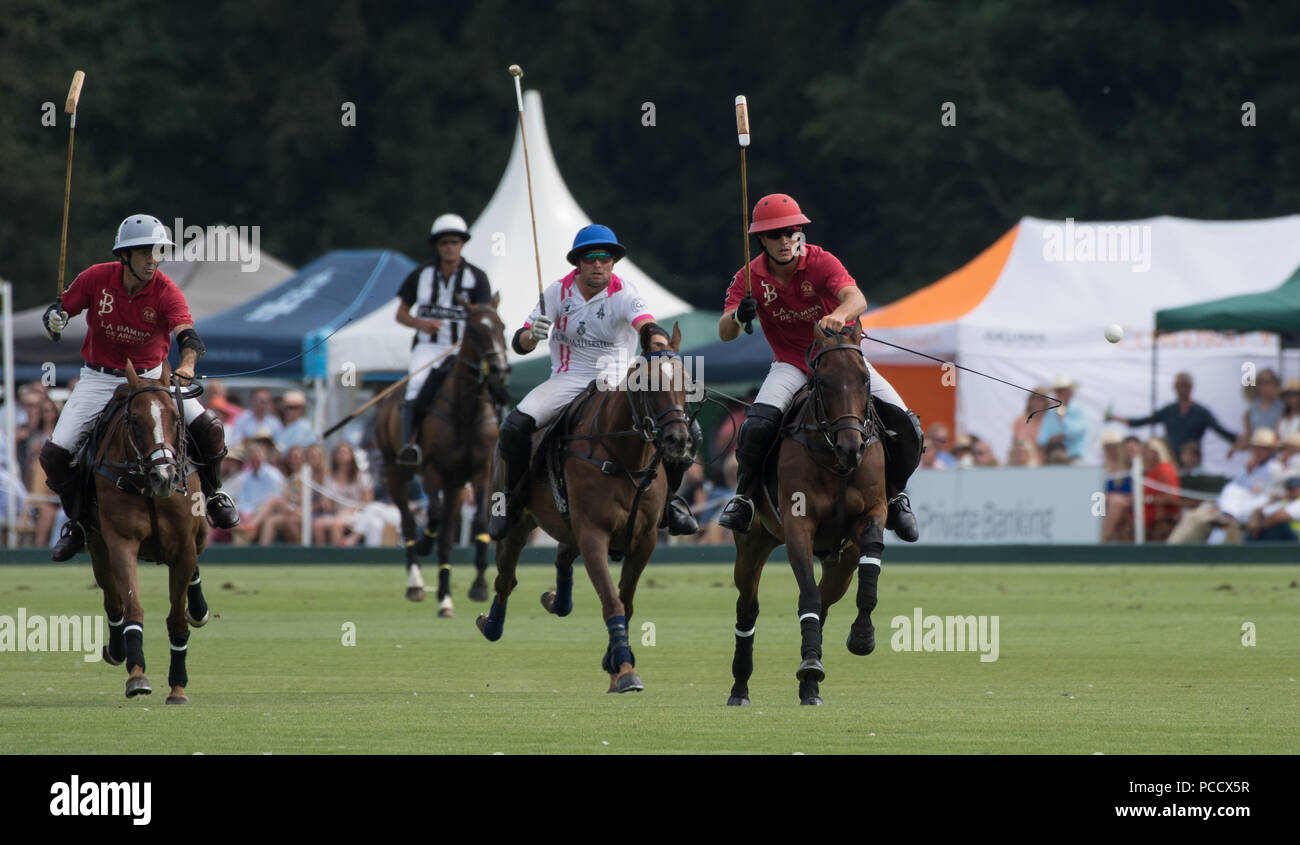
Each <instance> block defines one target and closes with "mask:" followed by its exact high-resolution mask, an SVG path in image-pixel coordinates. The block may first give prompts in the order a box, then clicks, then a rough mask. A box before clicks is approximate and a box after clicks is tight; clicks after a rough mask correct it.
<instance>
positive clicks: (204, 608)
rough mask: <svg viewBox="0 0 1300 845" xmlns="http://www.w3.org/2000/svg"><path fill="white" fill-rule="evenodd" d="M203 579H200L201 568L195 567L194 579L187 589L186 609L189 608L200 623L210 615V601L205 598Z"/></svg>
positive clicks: (191, 614)
mask: <svg viewBox="0 0 1300 845" xmlns="http://www.w3.org/2000/svg"><path fill="white" fill-rule="evenodd" d="M201 585H202V579H201V578H200V577H199V568H198V567H197V566H196V567H194V578H193V579H192V580H191V581H190V585H189V586H188V587H186V588H185V601H186V603H187V604H186V607H188V608H189V611H190V616H192V617H193V618H195V619H198V620H199V621H202V620H203V617H204V616H206V615H207V614H208V600H207V599H205V598H204V597H203V587H202V586H201Z"/></svg>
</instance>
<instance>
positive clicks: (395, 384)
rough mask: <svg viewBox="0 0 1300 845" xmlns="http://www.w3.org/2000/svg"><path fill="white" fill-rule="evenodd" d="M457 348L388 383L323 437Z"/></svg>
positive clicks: (330, 428)
mask: <svg viewBox="0 0 1300 845" xmlns="http://www.w3.org/2000/svg"><path fill="white" fill-rule="evenodd" d="M457 349H459V347H456V346H453V347H452V348H450V349H448V350H446V351H445V352H443V353H442V354H441V355H436V356H434V357H433V359H431V360H430V361H429V363H427V364H425V365H423V366H421V367H420V368H419V369H417V370H415V371H414V372H411V373H407V375H406V378H404V379H402V380H401V381H395V382H393V383H392V384H390V385H388V387H385V388H384V389H383V390H381V391H380V392H379V393H376V394H375V396H374V397H373V398H372V399H371V400H370V401H369V402H367V403H366V404H364V405H362V406H361V407H360V408H357V409H356V410H355V411H353V412H352V413H350V414H348V415H347V416H346V417H344V418H343V419H341V420H339V421H338V422H337V423H335V424H334V425H332V426H330V427H329V428H327V429H325V432H324V433H323V434H321V439H322V440H324V439H325V438H326V437H329V436H330V435H331V434H333V433H334V432H336V431H338V430H339V429H340V428H342V427H343V426H345V425H347V424H348V423H350V422H352V421H353V420H355V419H356V418H357V417H359V416H361V415H362V414H363V413H365V412H366V411H368V410H369V409H370V408H371V407H373V406H374V404H375V403H376V402H379V401H380V400H381V399H383V398H384V397H385V396H387V395H388V394H390V393H392V392H393V391H394V390H396V389H397V388H399V387H401V386H402V385H404V384H406V383H407V382H408V381H410V380H411V377H412V376H415V375H417V374H418V373H422V372H424V371H425V370H427V369H429V368H430V367H432V366H433V365H434V364H437V363H438V362H439V361H441V360H443V359H444V358H446V357H447V356H448V355H450V354H451V353H453V352H455V351H456V350H457Z"/></svg>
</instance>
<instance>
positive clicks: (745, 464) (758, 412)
mask: <svg viewBox="0 0 1300 845" xmlns="http://www.w3.org/2000/svg"><path fill="white" fill-rule="evenodd" d="M782 413H783V412H782V410H781V409H780V408H777V407H775V406H774V405H761V404H757V403H756V404H754V405H751V406H750V408H749V410H748V411H746V412H745V422H744V423H742V424H741V426H740V434H739V436H737V438H736V463H737V464H738V465H739V466H738V467H737V473H736V495H735V496H732V497H731V501H730V502H727V506H726V507H725V508H723V509H722V515H721V516H719V517H718V524H719V525H721V526H722V527H723V528H730V529H731V530H732V531H739V532H740V533H741V534H745V533H747V532H748V531H749V527H750V525H751V524H752V523H753V521H754V503H753V501H751V500H750V498H749V496H748V495H746V494H748V493H749V492H750V489H751V488H752V487H754V485H755V484H757V483H758V482H759V481H760V480H761V478H762V475H763V461H764V459H766V458H767V453H768V452H769V451H770V450H771V448H772V444H774V443H775V442H776V438H777V436H778V435H779V434H780V433H781V415H782Z"/></svg>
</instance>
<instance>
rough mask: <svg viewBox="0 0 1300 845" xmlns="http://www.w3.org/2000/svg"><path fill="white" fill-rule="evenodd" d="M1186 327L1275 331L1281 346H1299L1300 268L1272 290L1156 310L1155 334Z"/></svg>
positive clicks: (1218, 330)
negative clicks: (1280, 339)
mask: <svg viewBox="0 0 1300 845" xmlns="http://www.w3.org/2000/svg"><path fill="white" fill-rule="evenodd" d="M1187 329H1209V330H1211V331H1216V332H1276V333H1277V334H1279V335H1281V336H1282V345H1283V346H1287V347H1294V346H1300V334H1297V333H1298V332H1300V268H1298V269H1297V270H1296V272H1295V273H1293V274H1292V275H1291V278H1289V279H1287V280H1286V281H1285V282H1283V283H1282V284H1281V286H1279V287H1277V288H1275V289H1274V290H1269V291H1263V292H1262V293H1251V294H1242V295H1241V296H1229V297H1225V298H1223V299H1213V300H1210V301H1209V302H1198V303H1196V304H1194V305H1184V306H1182V307H1181V308H1166V309H1165V310H1163V311H1157V312H1156V333H1157V334H1164V333H1166V332H1180V331H1185V330H1187Z"/></svg>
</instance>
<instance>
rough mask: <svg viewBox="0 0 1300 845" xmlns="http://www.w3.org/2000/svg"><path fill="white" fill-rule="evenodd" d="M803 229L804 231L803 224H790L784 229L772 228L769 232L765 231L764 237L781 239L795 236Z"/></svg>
mask: <svg viewBox="0 0 1300 845" xmlns="http://www.w3.org/2000/svg"><path fill="white" fill-rule="evenodd" d="M802 231H803V227H802V226H788V227H786V228H784V229H772V230H771V231H769V232H764V233H763V237H765V238H770V239H771V240H774V241H776V240H780V239H781V238H793V237H794V236H795V235H797V234H799V233H800V232H802Z"/></svg>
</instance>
